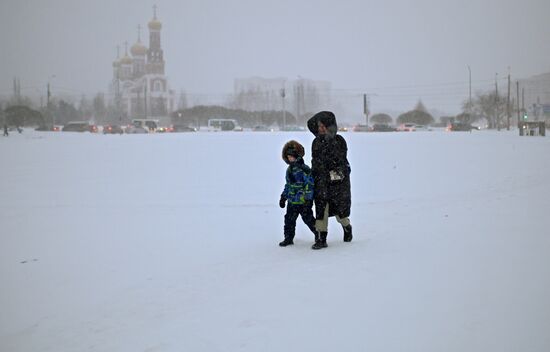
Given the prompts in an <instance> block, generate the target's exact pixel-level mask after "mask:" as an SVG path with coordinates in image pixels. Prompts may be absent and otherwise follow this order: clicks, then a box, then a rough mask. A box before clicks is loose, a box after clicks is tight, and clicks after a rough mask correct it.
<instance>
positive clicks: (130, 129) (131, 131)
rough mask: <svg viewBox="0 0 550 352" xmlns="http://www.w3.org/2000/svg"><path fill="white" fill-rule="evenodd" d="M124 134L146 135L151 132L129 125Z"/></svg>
mask: <svg viewBox="0 0 550 352" xmlns="http://www.w3.org/2000/svg"><path fill="white" fill-rule="evenodd" d="M124 132H125V133H127V134H146V133H149V130H148V129H147V128H145V127H141V126H134V125H128V126H127V127H126V129H125V130H124Z"/></svg>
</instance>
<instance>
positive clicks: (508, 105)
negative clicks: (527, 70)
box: [506, 69, 511, 131]
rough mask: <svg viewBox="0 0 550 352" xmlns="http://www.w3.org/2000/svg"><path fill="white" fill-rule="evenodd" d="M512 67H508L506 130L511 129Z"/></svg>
mask: <svg viewBox="0 0 550 352" xmlns="http://www.w3.org/2000/svg"><path fill="white" fill-rule="evenodd" d="M510 115H511V112H510V69H508V98H507V99H506V118H507V121H506V130H508V131H510V118H511V116H510Z"/></svg>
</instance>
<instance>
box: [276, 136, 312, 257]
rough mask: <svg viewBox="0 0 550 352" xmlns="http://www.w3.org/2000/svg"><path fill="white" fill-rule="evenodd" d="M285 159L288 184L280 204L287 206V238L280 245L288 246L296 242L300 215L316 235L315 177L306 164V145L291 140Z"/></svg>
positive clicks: (286, 146) (284, 153)
mask: <svg viewBox="0 0 550 352" xmlns="http://www.w3.org/2000/svg"><path fill="white" fill-rule="evenodd" d="M282 157H283V160H284V161H285V162H286V163H287V164H288V168H287V169H286V184H285V189H284V190H283V193H282V194H281V199H280V200H279V206H280V207H281V208H284V207H285V203H286V202H287V201H288V204H287V206H286V215H285V227H284V234H285V239H284V241H282V242H281V243H279V246H281V247H286V246H288V245H292V244H294V234H295V230H296V219H297V218H298V215H301V216H302V220H303V221H304V223H305V224H306V225H307V227H309V229H310V230H311V232H313V234H314V235H315V233H316V232H315V217H314V216H313V210H312V209H311V208H312V206H313V177H312V176H311V169H310V168H309V167H308V166H307V165H306V164H304V160H303V159H302V158H303V157H304V147H303V146H302V145H301V144H300V143H298V142H296V141H289V142H287V143H286V144H285V146H284V147H283V155H282Z"/></svg>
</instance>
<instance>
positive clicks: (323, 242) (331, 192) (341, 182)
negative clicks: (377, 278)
mask: <svg viewBox="0 0 550 352" xmlns="http://www.w3.org/2000/svg"><path fill="white" fill-rule="evenodd" d="M307 126H308V128H309V130H310V131H311V133H313V134H314V135H315V139H314V140H313V144H312V146H311V158H312V159H311V170H312V173H313V178H314V181H315V187H314V199H315V218H316V222H315V228H316V229H317V232H318V233H317V236H316V237H315V243H314V244H313V246H312V248H313V249H321V248H325V247H327V235H328V218H329V217H331V216H335V217H336V220H337V221H338V222H339V223H340V224H341V225H342V227H343V229H344V241H345V242H350V241H351V240H352V238H353V236H352V231H351V224H350V222H349V219H348V217H349V216H350V212H351V183H350V173H351V168H350V165H349V162H348V159H347V152H348V147H347V144H346V140H345V139H344V137H342V136H340V135H339V134H338V126H337V124H336V117H335V116H334V114H333V113H332V112H330V111H321V112H319V113H317V114H315V115H314V116H313V117H312V118H310V119H309V120H308V122H307Z"/></svg>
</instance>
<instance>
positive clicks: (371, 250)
mask: <svg viewBox="0 0 550 352" xmlns="http://www.w3.org/2000/svg"><path fill="white" fill-rule="evenodd" d="M343 136H344V137H345V138H346V140H347V142H348V147H349V153H348V156H349V161H350V163H351V167H352V174H351V178H352V180H351V181H352V215H351V217H350V219H351V222H352V225H353V231H354V240H353V242H351V243H344V242H343V241H342V229H341V227H340V226H339V225H338V224H337V222H336V221H335V220H334V218H331V220H330V226H329V237H328V244H329V247H328V248H327V249H323V250H319V251H313V250H311V249H310V246H311V244H312V242H313V236H312V234H311V233H310V232H309V231H308V230H307V228H306V226H305V225H304V224H303V223H302V222H301V220H300V219H299V220H298V226H297V234H296V239H295V245H294V246H290V247H287V248H280V247H279V246H278V242H279V241H281V240H282V238H283V234H282V230H283V216H284V210H283V209H280V208H279V207H278V200H279V195H280V193H281V191H282V189H283V186H284V175H285V170H286V165H285V164H284V162H283V161H282V160H281V155H280V153H281V148H282V146H283V144H284V142H286V141H288V140H290V139H296V140H298V141H300V142H301V143H302V144H303V145H304V146H305V148H306V157H305V160H306V163H307V164H309V165H311V163H310V151H311V142H312V140H313V136H312V135H311V134H310V133H303V132H302V133H301V132H296V133H252V132H244V133H234V132H233V133H232V132H228V133H178V134H176V133H174V134H158V135H122V136H118V135H92V134H72V133H47V132H46V133H38V132H34V131H29V130H26V131H25V132H24V133H23V134H15V133H12V134H10V136H9V137H7V138H0V157H1V158H0V160H1V167H0V170H1V171H0V285H1V288H0V351H6V352H8V351H9V352H16V351H29V352H30V351H55V352H63V351H71V352H73V351H143V352H146V351H147V352H152V351H205V352H206V351H208V352H211V351H318V352H321V351H331V352H333V351H396V352H397V351H415V352H416V351H418V352H428V351H434V352H435V351H438V352H439V351H447V352H452V351H456V352H459V351H460V352H463V351H469V352H472V351H480V352H481V351H499V352H506V351H510V352H512V351H514V352H516V351H522V352H527V351H532V352H543V351H549V350H550V231H549V226H548V224H549V219H548V216H550V163H549V158H548V154H549V152H550V138H548V137H519V136H518V135H517V131H511V132H506V131H504V132H500V133H498V132H496V131H495V132H491V131H474V132H472V133H445V132H426V133H386V134H384V133H378V134H377V133H369V134H365V133H344V134H343Z"/></svg>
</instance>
